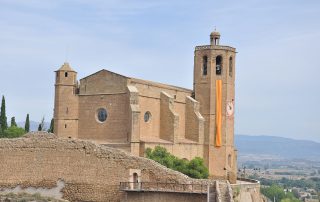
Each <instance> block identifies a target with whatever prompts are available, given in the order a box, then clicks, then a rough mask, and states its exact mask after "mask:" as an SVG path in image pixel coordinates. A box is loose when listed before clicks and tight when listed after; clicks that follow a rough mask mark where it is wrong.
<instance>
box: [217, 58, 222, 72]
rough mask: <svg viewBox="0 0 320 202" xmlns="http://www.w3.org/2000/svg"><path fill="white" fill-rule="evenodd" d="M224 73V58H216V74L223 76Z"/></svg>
mask: <svg viewBox="0 0 320 202" xmlns="http://www.w3.org/2000/svg"><path fill="white" fill-rule="evenodd" d="M221 72H222V57H221V55H219V56H217V57H216V74H217V75H221Z"/></svg>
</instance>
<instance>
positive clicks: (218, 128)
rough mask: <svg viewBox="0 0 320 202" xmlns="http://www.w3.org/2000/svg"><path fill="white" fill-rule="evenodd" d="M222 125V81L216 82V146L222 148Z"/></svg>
mask: <svg viewBox="0 0 320 202" xmlns="http://www.w3.org/2000/svg"><path fill="white" fill-rule="evenodd" d="M221 125H222V80H216V130H215V131H216V139H215V146H216V147H221V142H222V141H221Z"/></svg>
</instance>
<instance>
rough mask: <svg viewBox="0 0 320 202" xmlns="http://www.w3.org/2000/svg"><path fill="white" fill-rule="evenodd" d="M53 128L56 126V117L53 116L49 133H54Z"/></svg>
mask: <svg viewBox="0 0 320 202" xmlns="http://www.w3.org/2000/svg"><path fill="white" fill-rule="evenodd" d="M53 128H54V119H53V118H52V119H51V122H50V128H49V130H48V132H49V133H53Z"/></svg>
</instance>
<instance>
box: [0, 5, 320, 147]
mask: <svg viewBox="0 0 320 202" xmlns="http://www.w3.org/2000/svg"><path fill="white" fill-rule="evenodd" d="M215 26H216V27H217V30H218V31H220V33H221V35H222V36H221V44H223V45H230V46H233V47H236V48H237V51H238V54H237V58H236V122H235V129H236V133H238V134H249V135H275V136H283V137H292V138H296V139H310V140H315V141H318V142H320V118H319V113H320V107H319V104H320V89H319V87H320V80H319V78H320V61H319V59H320V54H319V53H320V51H319V47H320V1H319V0H314V1H312V0H300V1H298V0H268V1H255V0H241V1H239V0H230V1H214V0H211V1H209V0H208V1H205V0H203V1H194V0H176V1H175V0H157V1H155V0H140V1H139V0H104V1H103V0H100V1H99V0H90V1H88V0H86V1H84V0H69V1H61V0H54V1H53V0H51V1H47V0H28V1H26V0H0V95H5V97H6V101H7V115H8V119H10V117H11V116H16V119H17V120H18V121H23V120H24V119H25V116H26V114H27V113H30V118H31V120H35V121H40V119H41V117H42V116H45V118H46V120H47V121H48V120H49V119H51V117H52V114H53V113H52V112H53V99H54V73H53V71H55V70H57V69H58V68H59V67H60V66H61V65H62V64H63V62H64V61H65V60H67V61H69V63H70V64H71V66H72V67H73V68H74V69H75V70H76V71H77V72H78V78H82V77H84V76H86V75H88V74H91V73H94V72H96V71H98V70H100V69H102V68H105V69H108V70H111V71H114V72H117V73H120V74H124V75H127V76H131V77H138V78H142V79H147V80H154V81H158V82H163V83H168V84H173V85H178V86H182V87H186V88H192V83H193V76H192V74H193V51H194V47H195V46H196V45H205V44H209V34H210V32H211V31H213V30H214V27H215Z"/></svg>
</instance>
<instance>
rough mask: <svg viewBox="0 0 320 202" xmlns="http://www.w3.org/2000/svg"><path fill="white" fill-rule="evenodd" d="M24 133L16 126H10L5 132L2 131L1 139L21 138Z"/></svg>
mask: <svg viewBox="0 0 320 202" xmlns="http://www.w3.org/2000/svg"><path fill="white" fill-rule="evenodd" d="M25 133H26V132H25V130H24V129H23V128H20V127H17V126H10V127H9V128H7V129H6V130H4V131H3V137H5V138H16V137H21V136H22V135H24V134H25Z"/></svg>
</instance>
